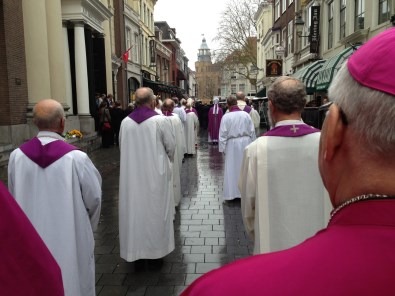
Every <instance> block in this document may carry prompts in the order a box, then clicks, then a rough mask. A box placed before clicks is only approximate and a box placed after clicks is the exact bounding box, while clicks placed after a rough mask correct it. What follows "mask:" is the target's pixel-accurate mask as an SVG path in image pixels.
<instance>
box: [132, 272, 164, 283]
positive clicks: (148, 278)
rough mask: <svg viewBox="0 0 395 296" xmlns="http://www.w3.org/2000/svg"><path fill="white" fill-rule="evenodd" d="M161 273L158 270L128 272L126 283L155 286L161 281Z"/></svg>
mask: <svg viewBox="0 0 395 296" xmlns="http://www.w3.org/2000/svg"><path fill="white" fill-rule="evenodd" d="M159 275H160V273H156V272H135V273H131V274H128V275H127V277H126V280H125V284H126V285H128V286H154V285H157V284H158V282H159Z"/></svg>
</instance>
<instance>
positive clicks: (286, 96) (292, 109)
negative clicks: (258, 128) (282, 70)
mask: <svg viewBox="0 0 395 296" xmlns="http://www.w3.org/2000/svg"><path fill="white" fill-rule="evenodd" d="M267 96H268V98H269V100H270V101H271V103H272V104H273V105H274V106H275V107H276V109H277V110H278V111H279V112H281V113H284V114H292V113H302V111H303V109H304V106H305V104H306V89H305V86H304V84H303V83H302V82H301V81H300V80H298V79H295V78H292V77H288V76H281V77H279V78H277V79H276V81H275V82H274V83H273V84H272V85H271V86H270V88H269V90H268V93H267Z"/></svg>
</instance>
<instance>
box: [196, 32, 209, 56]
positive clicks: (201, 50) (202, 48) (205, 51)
mask: <svg viewBox="0 0 395 296" xmlns="http://www.w3.org/2000/svg"><path fill="white" fill-rule="evenodd" d="M202 37H203V39H202V44H201V45H200V48H199V53H198V61H205V62H211V52H210V48H209V47H208V45H207V42H206V38H205V37H204V34H202Z"/></svg>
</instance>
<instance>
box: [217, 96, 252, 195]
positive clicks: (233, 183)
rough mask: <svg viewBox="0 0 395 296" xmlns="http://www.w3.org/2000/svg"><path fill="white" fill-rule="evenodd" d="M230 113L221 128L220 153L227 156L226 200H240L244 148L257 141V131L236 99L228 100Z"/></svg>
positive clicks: (224, 118)
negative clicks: (239, 181)
mask: <svg viewBox="0 0 395 296" xmlns="http://www.w3.org/2000/svg"><path fill="white" fill-rule="evenodd" d="M227 104H228V110H229V112H227V113H225V115H224V116H223V117H222V120H221V125H220V128H219V140H218V151H219V152H223V153H224V154H225V170H224V192H223V197H224V200H233V199H235V198H240V197H241V194H240V191H239V188H238V187H237V181H238V179H239V174H240V168H241V161H242V159H243V150H244V148H245V147H246V146H247V145H248V144H250V143H251V142H252V141H254V140H255V138H256V136H255V129H254V124H253V123H252V120H251V117H250V115H248V113H246V112H243V111H241V110H240V109H239V107H238V106H237V101H236V98H235V97H233V96H230V97H229V98H228V99H227Z"/></svg>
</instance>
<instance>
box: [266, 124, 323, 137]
mask: <svg viewBox="0 0 395 296" xmlns="http://www.w3.org/2000/svg"><path fill="white" fill-rule="evenodd" d="M318 132H320V130H319V129H316V128H314V127H312V126H309V125H307V124H290V125H280V126H277V127H275V128H273V129H271V130H270V131H267V132H266V133H263V134H262V135H261V136H269V137H301V136H305V135H308V134H312V133H318Z"/></svg>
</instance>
